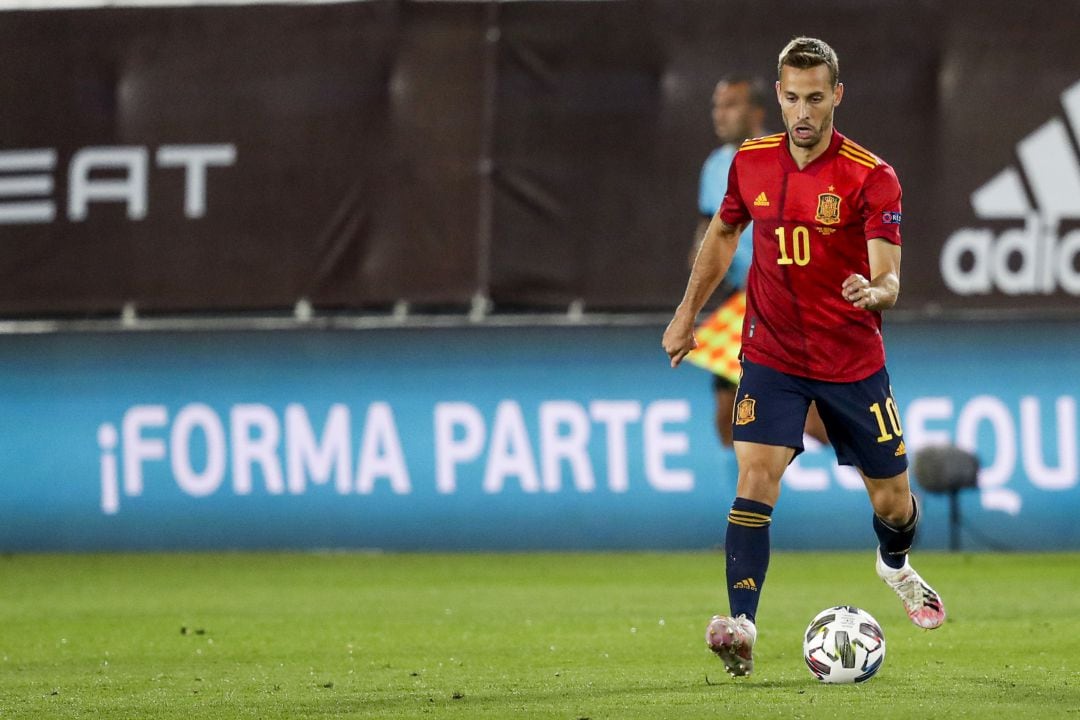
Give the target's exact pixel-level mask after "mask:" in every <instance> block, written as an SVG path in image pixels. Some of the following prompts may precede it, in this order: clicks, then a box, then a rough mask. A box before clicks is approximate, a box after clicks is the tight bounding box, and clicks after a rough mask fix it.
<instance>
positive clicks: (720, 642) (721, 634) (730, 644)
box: [705, 615, 757, 677]
mask: <svg viewBox="0 0 1080 720" xmlns="http://www.w3.org/2000/svg"><path fill="white" fill-rule="evenodd" d="M756 641H757V628H756V627H755V626H754V623H752V622H750V621H749V620H747V619H746V616H745V615H740V616H738V617H734V618H733V617H727V616H726V615H714V616H713V619H712V621H711V622H709V627H708V628H707V629H706V630H705V642H706V644H708V646H709V649H710V650H712V651H713V652H714V653H716V655H717V656H718V657H719V658H720V659H721V660H723V661H724V667H725V668H726V669H727V671H728V673H729V674H730V675H731V676H732V677H743V676H746V675H749V674H750V673H751V672H753V670H754V656H753V651H754V643H755V642H756Z"/></svg>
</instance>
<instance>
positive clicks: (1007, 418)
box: [956, 395, 1020, 515]
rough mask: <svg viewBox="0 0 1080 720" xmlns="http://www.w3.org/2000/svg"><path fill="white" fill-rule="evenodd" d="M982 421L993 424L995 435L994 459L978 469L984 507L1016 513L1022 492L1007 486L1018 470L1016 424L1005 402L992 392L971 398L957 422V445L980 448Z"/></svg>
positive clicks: (964, 447) (965, 447)
mask: <svg viewBox="0 0 1080 720" xmlns="http://www.w3.org/2000/svg"><path fill="white" fill-rule="evenodd" d="M983 422H989V423H990V427H991V429H992V430H993V434H994V460H993V462H991V463H990V464H989V465H987V464H986V463H985V461H984V462H983V466H982V468H981V469H980V470H979V491H980V492H981V494H982V504H983V507H985V508H986V509H988V510H1004V511H1005V512H1007V513H1009V514H1010V515H1015V514H1017V513H1018V512H1020V495H1019V494H1018V493H1017V492H1016V491H1014V490H1009V489H1008V488H1006V487H1005V485H1006V484H1007V483H1008V482H1009V479H1010V478H1012V475H1013V472H1015V470H1016V425H1015V423H1013V419H1012V415H1011V414H1010V413H1009V408H1008V407H1006V406H1005V403H1003V402H1002V401H1001V400H999V399H997V398H996V397H993V396H992V395H979V396H977V397H973V398H972V399H971V400H969V401H968V402H967V404H966V405H964V407H963V409H962V410H961V411H960V417H959V418H958V419H957V421H956V444H957V446H958V447H961V448H963V449H964V450H968V451H970V452H973V453H974V452H975V451H976V450H977V449H978V431H979V425H980V424H981V423H983ZM980 460H983V458H980Z"/></svg>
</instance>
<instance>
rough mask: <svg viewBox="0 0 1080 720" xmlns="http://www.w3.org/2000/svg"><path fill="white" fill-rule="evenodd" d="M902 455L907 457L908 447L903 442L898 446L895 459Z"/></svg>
mask: <svg viewBox="0 0 1080 720" xmlns="http://www.w3.org/2000/svg"><path fill="white" fill-rule="evenodd" d="M901 455H907V447H906V446H905V445H904V441H903V440H901V441H900V444H899V445H897V446H896V452H895V453H894V454H893V456H894V457H900V456H901Z"/></svg>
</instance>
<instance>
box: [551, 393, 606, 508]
mask: <svg viewBox="0 0 1080 720" xmlns="http://www.w3.org/2000/svg"><path fill="white" fill-rule="evenodd" d="M562 427H566V429H567V432H566V433H565V434H564V433H560V432H559V430H560V428H562ZM590 428H591V425H590V423H589V415H588V413H586V412H585V408H583V407H582V406H581V405H579V404H578V403H576V402H570V401H565V400H558V401H553V402H545V403H541V404H540V447H542V448H544V449H545V452H544V455H543V459H542V465H543V467H542V469H541V472H540V474H541V476H542V477H543V482H544V490H545V491H547V492H558V491H559V490H560V489H561V488H562V463H563V461H564V460H565V461H566V462H567V463H569V465H570V469H571V477H572V478H573V481H574V486H575V487H576V488H577V489H578V490H580V491H581V492H592V491H593V490H595V489H596V477H595V475H594V474H593V467H592V461H591V460H589V431H590Z"/></svg>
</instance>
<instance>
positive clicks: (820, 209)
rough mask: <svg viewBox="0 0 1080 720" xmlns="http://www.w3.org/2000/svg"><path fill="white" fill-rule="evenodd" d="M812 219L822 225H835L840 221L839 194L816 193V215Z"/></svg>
mask: <svg viewBox="0 0 1080 720" xmlns="http://www.w3.org/2000/svg"><path fill="white" fill-rule="evenodd" d="M814 219H815V220H817V221H818V222H819V223H821V224H822V225H835V224H837V223H838V222H840V196H839V195H837V194H836V193H821V194H820V195H818V196H817V215H815V216H814Z"/></svg>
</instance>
